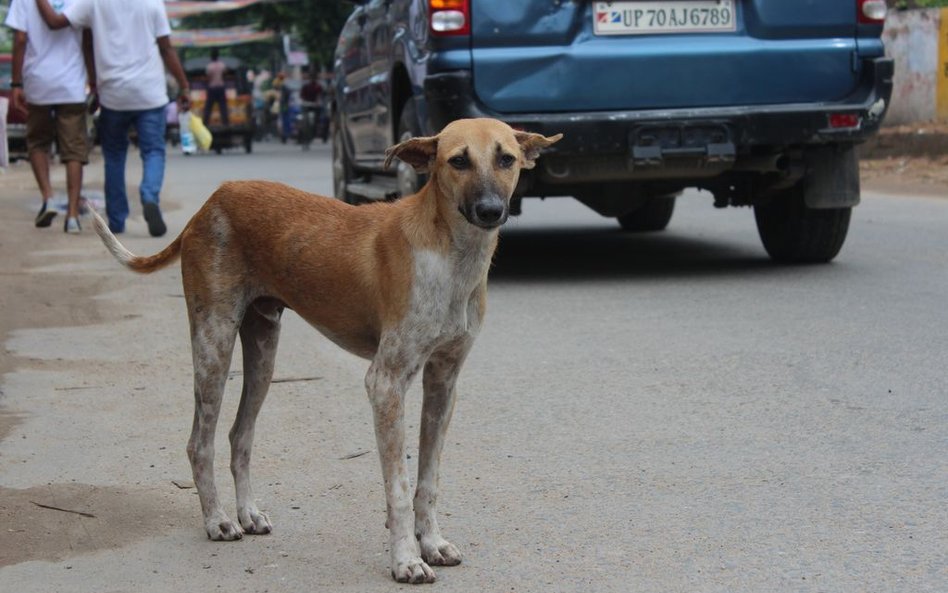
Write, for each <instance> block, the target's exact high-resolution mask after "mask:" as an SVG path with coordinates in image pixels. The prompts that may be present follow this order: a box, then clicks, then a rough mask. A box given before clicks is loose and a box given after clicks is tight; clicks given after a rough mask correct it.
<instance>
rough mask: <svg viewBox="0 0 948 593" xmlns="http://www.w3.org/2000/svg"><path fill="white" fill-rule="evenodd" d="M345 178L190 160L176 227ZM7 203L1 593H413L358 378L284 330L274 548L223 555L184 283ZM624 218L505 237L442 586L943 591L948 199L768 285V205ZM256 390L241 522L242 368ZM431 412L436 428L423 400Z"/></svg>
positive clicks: (468, 418)
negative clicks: (245, 435) (219, 190)
mask: <svg viewBox="0 0 948 593" xmlns="http://www.w3.org/2000/svg"><path fill="white" fill-rule="evenodd" d="M136 159H137V156H136V155H134V154H133V155H131V156H130V167H131V170H130V173H129V181H130V185H134V184H135V183H137V180H138V173H137V169H135V167H136V166H137V163H136V162H135V161H136ZM101 166H102V165H101V161H100V160H97V161H96V162H94V163H93V164H92V165H90V167H89V169H88V171H89V172H88V183H87V186H88V187H96V184H98V187H101ZM329 171H330V168H329V151H328V149H327V148H326V147H324V146H315V147H314V148H313V150H310V151H302V150H301V149H300V148H299V147H298V146H281V145H277V144H260V145H258V146H257V147H256V148H255V152H254V153H253V154H252V155H245V154H243V153H242V152H225V153H224V154H223V155H219V156H218V155H214V154H209V155H198V156H193V157H188V158H185V157H183V156H181V155H179V154H174V155H173V156H171V158H170V160H169V166H168V173H167V180H166V189H165V192H164V194H163V203H164V207H165V212H166V220H167V222H168V226H169V233H170V234H171V235H173V234H175V233H176V232H177V231H178V230H180V229H181V228H182V227H183V225H184V224H185V222H186V221H187V219H188V218H189V217H190V216H191V215H192V214H193V213H194V212H195V211H196V210H197V209H198V208H199V207H200V205H201V204H202V203H203V200H204V199H205V198H206V197H207V196H208V195H209V194H210V192H211V191H213V189H214V188H215V187H216V186H217V185H218V184H219V183H220V182H221V181H223V180H227V179H240V178H266V179H274V180H280V181H284V182H287V183H289V184H291V185H295V186H297V187H301V188H303V189H307V190H311V191H316V192H321V193H330V192H331V189H332V183H331V178H330V173H329ZM0 183H7V185H5V186H3V187H4V189H3V192H2V200H0V202H2V203H3V205H2V207H3V208H5V210H4V212H5V213H6V215H5V217H4V218H5V226H6V227H8V228H10V227H11V226H15V227H16V229H18V230H17V233H18V234H15V235H14V234H10V233H12V232H13V231H9V232H8V231H4V234H5V235H6V236H7V238H6V239H3V238H0V248H2V249H0V253H2V254H3V255H2V257H0V266H2V270H0V271H2V274H0V277H2V278H4V279H3V282H4V283H7V282H10V284H8V288H9V287H13V289H15V291H16V292H15V295H20V297H19V298H12V297H8V298H10V300H8V301H7V302H6V303H5V304H3V310H4V311H5V312H4V313H2V315H6V316H11V317H13V316H15V317H16V318H15V319H13V318H8V319H7V325H8V326H11V327H13V328H14V331H11V332H10V333H9V334H8V335H7V336H6V341H5V344H4V350H3V354H2V356H3V357H4V358H3V369H4V370H5V371H6V374H5V375H4V376H3V378H2V384H0V388H2V395H0V404H2V406H3V415H2V418H3V419H4V420H3V423H4V424H3V425H2V428H3V430H0V437H2V438H3V441H2V443H0V520H2V523H3V525H2V526H0V582H2V583H3V585H2V587H0V588H2V589H3V590H4V591H17V592H18V593H25V592H31V591H36V592H43V593H48V592H52V591H64V592H66V591H68V592H76V593H78V592H90V593H91V592H95V593H102V592H107V591H128V592H145V591H156V592H175V591H181V592H185V591H186V592H203V591H228V592H239V591H259V592H262V591H270V592H277V591H294V592H295V591H351V592H359V593H363V592H374V591H393V590H405V589H406V588H407V586H406V585H398V584H396V583H394V582H393V581H392V580H391V578H390V576H389V566H388V554H387V551H386V546H387V533H386V530H385V529H384V525H383V523H384V515H385V512H384V511H385V504H384V496H383V491H382V484H381V477H380V471H379V463H378V459H377V456H376V452H375V450H374V448H375V439H374V436H373V432H372V425H371V410H370V407H369V404H368V401H367V399H366V396H365V393H364V388H363V377H364V374H365V371H366V369H367V363H366V362H365V361H363V360H360V359H357V358H355V357H353V356H351V355H349V354H346V353H344V352H342V351H340V350H339V349H337V348H336V347H335V346H333V345H332V344H331V343H330V342H328V341H327V340H326V339H325V338H323V337H322V336H320V335H318V334H317V333H316V332H315V331H313V330H312V329H310V328H309V327H308V326H306V325H305V324H304V323H303V322H302V321H301V320H300V319H299V318H298V317H296V316H295V315H294V314H292V313H288V314H287V315H286V316H285V317H284V319H285V322H284V331H283V337H282V341H281V344H280V353H279V355H278V359H277V372H276V378H277V380H278V382H277V383H275V384H274V385H273V387H272V389H271V392H270V396H269V398H268V401H267V405H266V406H264V409H263V412H262V414H261V417H260V420H259V422H258V424H257V438H256V443H255V449H254V460H253V465H252V467H253V473H254V482H255V492H256V496H257V500H258V503H259V505H260V507H261V508H262V509H263V510H264V511H266V512H268V513H269V515H270V517H271V519H272V520H273V522H274V525H275V531H274V532H273V533H272V534H271V535H269V536H256V537H245V538H244V539H243V540H242V541H240V542H236V543H217V542H210V541H208V540H207V539H206V537H205V535H204V529H203V526H202V523H201V519H200V509H199V505H198V500H197V496H196V495H195V492H194V489H193V487H191V484H190V479H191V478H190V468H189V465H188V462H187V458H186V455H185V451H184V449H185V443H186V440H187V438H188V433H189V431H190V427H191V415H192V402H193V398H192V395H191V394H192V388H191V358H190V349H189V338H188V328H187V321H186V317H185V308H184V303H183V301H182V293H181V286H180V271H179V269H178V268H177V267H176V266H174V267H172V268H170V269H167V270H164V271H163V272H159V273H156V274H153V275H151V276H146V277H141V276H136V275H133V274H131V273H129V272H126V271H124V270H123V269H121V268H120V267H119V266H118V264H116V263H115V262H114V261H113V260H112V259H111V257H110V256H109V255H108V254H107V253H106V251H105V249H104V248H103V247H102V246H101V244H100V243H99V242H98V239H97V238H96V237H95V236H94V235H93V233H92V232H91V231H89V230H87V231H86V232H85V233H84V234H83V235H82V236H80V237H68V236H64V235H63V233H62V232H60V231H59V230H58V228H56V227H54V228H53V229H50V230H47V231H37V230H35V229H33V228H32V227H31V225H30V221H31V220H32V207H33V202H32V201H31V199H32V198H31V197H32V196H33V195H34V193H35V192H33V190H32V184H31V182H30V181H29V180H28V178H27V181H22V182H21V183H20V184H19V185H16V184H13V185H12V186H11V184H10V180H9V178H8V179H7V180H6V182H4V181H2V180H0ZM131 195H135V194H134V192H132V193H131ZM26 204H29V209H27V206H26ZM133 216H134V218H133V219H132V220H131V221H130V223H129V226H128V232H127V233H126V235H125V236H124V238H123V241H124V242H125V243H126V245H128V247H129V248H130V249H132V250H133V251H135V252H136V253H140V254H147V253H153V252H156V251H158V250H159V249H160V248H161V247H163V246H164V245H165V244H166V242H167V241H168V239H167V238H165V239H152V238H150V237H148V236H147V232H146V229H145V225H144V222H143V221H142V219H141V215H140V207H139V206H138V205H137V204H133ZM86 226H87V227H90V225H88V224H87V225H86ZM617 229H618V227H617V225H616V224H615V223H614V222H613V221H610V220H606V219H601V218H599V217H598V216H597V215H596V214H594V213H592V212H591V211H588V210H586V209H585V208H584V207H582V206H581V205H579V204H578V203H575V202H573V201H572V200H567V199H551V200H546V201H539V200H532V201H527V202H526V203H525V204H524V214H523V216H522V217H520V218H519V219H514V220H512V221H510V222H509V223H508V225H507V227H506V228H505V229H504V231H503V233H502V238H501V245H500V249H499V252H498V255H497V258H496V263H495V267H494V269H493V271H492V274H491V281H490V295H489V304H488V314H487V319H486V325H485V327H484V329H483V332H482V334H481V337H480V338H479V340H478V342H477V344H476V346H475V348H474V351H473V353H472V355H471V358H470V359H469V362H468V363H467V365H466V367H465V369H464V371H463V373H462V375H461V379H460V383H459V393H460V399H459V402H458V407H457V410H456V413H455V416H454V420H453V423H452V426H451V430H450V432H449V435H448V445H447V448H446V452H445V455H444V464H443V474H442V480H441V485H442V495H441V500H440V509H441V512H442V522H441V527H442V530H443V531H444V533H445V536H446V537H447V538H448V539H450V540H451V541H452V542H454V543H455V544H457V545H458V546H459V548H460V549H461V551H462V553H463V554H464V563H463V564H462V565H461V566H459V567H454V568H440V569H437V573H438V582H437V583H436V584H435V585H433V586H430V588H431V589H432V590H438V591H458V592H465V593H469V592H473V591H490V592H494V591H496V592H537V593H539V592H543V593H546V592H554V591H564V592H580V591H591V592H597V593H606V592H611V591H616V592H630V591H635V592H679V591H680V592H689V593H691V592H701V593H704V592H707V593H712V592H721V593H725V592H727V593H731V592H748V593H757V592H762V591H780V592H796V591H800V592H810V591H813V592H818V591H819V592H823V591H826V592H836V591H839V592H847V593H854V592H863V593H865V592H890V591H891V592H899V593H905V592H912V593H923V592H938V593H944V592H945V591H948V378H946V363H948V354H946V344H948V238H946V229H948V199H938V198H932V197H922V196H910V195H897V196H894V195H881V194H874V193H872V191H866V192H864V196H863V204H862V205H860V206H859V207H858V208H856V209H855V210H854V215H853V222H852V227H851V229H850V236H849V239H848V240H847V243H846V245H845V246H844V248H843V251H842V253H841V254H840V256H839V257H838V258H837V260H836V261H835V262H834V263H832V264H830V265H820V266H802V267H793V266H778V265H774V264H772V263H771V262H770V261H769V260H768V259H767V257H766V254H765V252H764V250H763V248H762V247H761V245H760V242H759V239H758V237H757V233H756V229H755V226H754V222H753V213H752V211H751V210H750V209H738V210H735V209H729V210H715V209H714V208H713V207H712V200H711V197H710V196H709V195H708V194H700V193H697V192H689V193H688V194H686V195H685V196H684V197H683V198H682V199H680V200H679V205H678V209H677V211H676V213H675V216H674V218H673V220H672V222H671V225H670V226H669V228H668V230H667V231H665V232H663V233H657V234H650V235H639V236H634V235H625V234H622V233H620V232H618V230H617ZM44 232H45V233H46V234H42V233H44ZM38 237H39V238H38ZM338 248H340V249H345V248H346V246H345V245H340V246H338ZM14 285H15V286H14ZM8 294H9V291H8ZM24 301H26V302H25V304H24ZM60 312H65V313H64V314H63V315H64V316H63V315H60ZM34 316H35V318H34ZM40 318H42V319H40ZM233 375H234V377H233V380H232V381H231V382H230V383H229V385H228V396H227V401H226V402H225V410H224V412H223V414H222V421H221V424H220V427H219V432H218V441H217V442H218V448H217V458H218V461H217V476H218V486H219V488H220V490H221V496H222V498H223V499H224V500H225V501H232V497H233V486H232V482H231V479H230V476H229V471H228V469H227V468H228V455H229V451H228V446H227V439H226V432H227V430H228V429H229V425H230V421H231V419H232V418H233V414H234V410H235V409H236V401H237V399H238V392H239V384H240V357H239V355H236V356H235V357H234V366H233ZM409 399H410V405H409V416H408V425H409V431H410V435H415V434H417V428H418V422H417V418H418V415H419V409H420V405H419V404H420V388H419V387H418V386H417V385H416V386H415V387H414V388H413V390H412V392H411V395H410V398H409ZM414 441H415V438H414V436H410V442H412V443H414ZM415 452H416V445H415V444H413V445H412V447H411V451H410V454H411V457H412V461H411V463H414V462H415V459H416V457H417V456H416V454H415ZM40 505H43V506H40ZM50 507H54V508H50ZM227 508H228V509H230V512H231V514H232V515H233V502H229V503H228V507H227ZM78 513H85V514H78Z"/></svg>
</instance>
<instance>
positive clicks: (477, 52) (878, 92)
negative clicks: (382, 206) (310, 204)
mask: <svg viewBox="0 0 948 593" xmlns="http://www.w3.org/2000/svg"><path fill="white" fill-rule="evenodd" d="M354 4H355V5H356V6H355V9H354V11H353V13H352V15H351V16H350V17H349V19H348V21H347V22H346V24H345V27H344V28H343V30H342V33H341V35H340V37H339V41H338V45H337V48H336V55H335V79H334V84H333V86H334V88H333V95H334V97H333V106H332V108H333V123H334V126H333V149H334V157H333V158H334V161H333V171H334V179H335V192H336V196H337V197H338V198H340V199H343V200H347V201H360V200H367V199H372V200H377V199H388V198H393V197H397V196H398V195H403V194H405V193H406V192H410V191H413V189H414V188H415V187H416V186H417V184H418V183H419V181H420V180H418V179H417V178H416V177H415V175H414V173H413V172H412V171H411V169H410V168H409V167H406V166H403V165H399V166H398V168H397V170H396V171H394V172H389V171H384V170H383V169H382V163H383V160H384V151H385V149H386V148H387V147H388V146H390V145H392V144H393V143H395V142H398V141H400V140H403V139H405V138H407V137H411V136H414V135H430V134H433V133H436V132H437V131H438V130H440V129H441V128H442V127H443V126H444V125H445V124H446V123H448V122H449V121H451V120H454V119H457V118H464V117H482V116H486V117H495V118H499V119H502V120H504V121H506V122H508V123H509V124H511V125H512V126H514V127H517V128H521V129H525V130H528V131H532V132H539V133H542V134H545V135H551V134H555V133H558V132H563V133H564V135H565V137H564V138H563V140H561V141H560V142H558V143H557V144H555V145H554V146H552V147H551V148H550V150H549V151H548V152H547V153H546V154H545V156H543V157H542V158H541V159H540V161H539V163H538V165H537V167H536V168H535V169H534V170H532V171H524V172H523V174H522V177H521V181H520V185H519V187H518V191H517V195H516V196H515V199H514V203H513V205H512V206H513V208H512V210H513V212H515V213H516V212H517V210H518V207H519V204H520V200H521V199H522V198H523V197H524V196H573V197H575V198H576V199H578V200H580V201H581V202H582V203H584V204H586V205H587V206H589V207H590V208H592V209H594V210H595V211H597V212H599V213H600V214H602V215H604V216H610V217H615V218H616V219H617V220H618V222H619V224H620V225H621V227H622V228H623V229H625V230H627V231H656V230H661V229H664V228H665V227H666V225H667V224H668V222H669V220H670V218H671V216H672V212H673V209H674V204H675V199H676V197H677V196H678V194H679V193H680V192H681V190H682V189H684V188H686V187H697V188H701V189H705V190H707V191H709V192H710V193H711V194H712V195H713V196H714V200H715V204H716V205H718V206H721V207H724V206H753V207H754V210H755V215H756V219H757V226H758V229H759V231H760V236H761V239H762V240H763V243H764V246H765V248H766V249H767V251H768V253H769V254H770V255H771V257H773V258H774V259H776V260H779V261H795V262H822V261H829V260H831V259H832V258H833V257H835V256H836V254H837V253H838V252H839V250H840V248H841V247H842V244H843V242H844V240H845V238H846V233H847V229H848V227H849V218H850V212H851V209H852V207H853V206H855V205H856V204H857V203H858V202H859V170H858V164H857V159H856V154H855V150H854V148H855V146H856V144H858V143H859V142H862V141H863V140H865V139H866V138H868V137H869V136H870V135H872V134H873V133H875V132H876V131H877V130H878V128H879V125H880V123H881V121H882V118H883V116H884V115H885V112H886V110H887V108H888V103H889V98H890V95H891V92H892V71H893V65H892V60H891V59H889V58H886V57H885V54H884V49H883V44H882V41H881V39H880V36H881V33H882V27H883V19H884V17H885V2H884V1H883V0H821V1H819V2H812V1H810V0H637V1H633V0H630V1H621V2H620V1H617V2H596V1H588V0H570V1H566V0H564V1H555V2H554V1H542V2H541V1H538V0H529V1H527V0H525V1H523V2H499V1H490V0H358V1H356V2H354Z"/></svg>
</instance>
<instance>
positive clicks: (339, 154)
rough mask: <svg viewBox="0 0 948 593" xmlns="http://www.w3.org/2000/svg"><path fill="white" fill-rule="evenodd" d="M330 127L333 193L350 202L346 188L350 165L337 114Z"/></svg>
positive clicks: (350, 196)
mask: <svg viewBox="0 0 948 593" xmlns="http://www.w3.org/2000/svg"><path fill="white" fill-rule="evenodd" d="M331 127H332V130H331V135H332V189H333V195H334V196H335V197H336V199H337V200H342V201H343V202H346V203H348V204H352V203H354V202H353V198H352V194H350V193H349V191H348V189H347V187H348V185H349V183H350V182H351V181H352V165H351V164H350V162H349V155H348V154H347V153H346V145H345V141H344V140H343V138H342V134H343V131H342V125H340V118H339V115H338V114H337V115H335V116H333V120H332V126H331Z"/></svg>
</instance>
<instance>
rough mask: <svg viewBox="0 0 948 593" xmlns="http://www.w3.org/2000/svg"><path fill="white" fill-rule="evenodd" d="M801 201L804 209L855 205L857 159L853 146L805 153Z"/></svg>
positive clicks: (857, 179)
mask: <svg viewBox="0 0 948 593" xmlns="http://www.w3.org/2000/svg"><path fill="white" fill-rule="evenodd" d="M805 159H806V171H807V172H806V179H805V181H804V184H805V185H804V192H803V198H804V203H805V204H806V206H807V207H808V208H820V209H825V208H848V207H851V206H855V205H856V204H858V203H859V160H858V159H857V157H856V149H855V148H854V147H853V146H824V147H820V148H813V149H810V150H808V151H807V152H806V156H805Z"/></svg>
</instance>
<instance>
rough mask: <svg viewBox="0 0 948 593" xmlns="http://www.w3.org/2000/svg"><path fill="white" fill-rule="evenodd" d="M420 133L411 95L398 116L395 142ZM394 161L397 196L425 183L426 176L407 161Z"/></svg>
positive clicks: (414, 189)
mask: <svg viewBox="0 0 948 593" xmlns="http://www.w3.org/2000/svg"><path fill="white" fill-rule="evenodd" d="M421 135H422V131H421V127H420V125H419V124H418V108H417V107H415V98H414V97H412V98H410V99H408V101H407V102H405V105H404V106H403V107H402V113H401V116H400V117H399V118H398V135H397V136H396V137H395V142H396V143H402V142H404V141H406V140H410V139H412V138H416V137H418V136H421ZM395 163H396V164H395V177H396V179H397V180H398V193H399V196H410V195H411V194H413V193H415V192H417V191H418V190H419V189H421V188H422V186H424V185H425V183H427V181H428V176H427V175H422V174H419V173H417V172H416V171H415V169H414V168H412V166H411V165H409V164H408V163H406V162H404V161H402V160H396V161H395Z"/></svg>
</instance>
